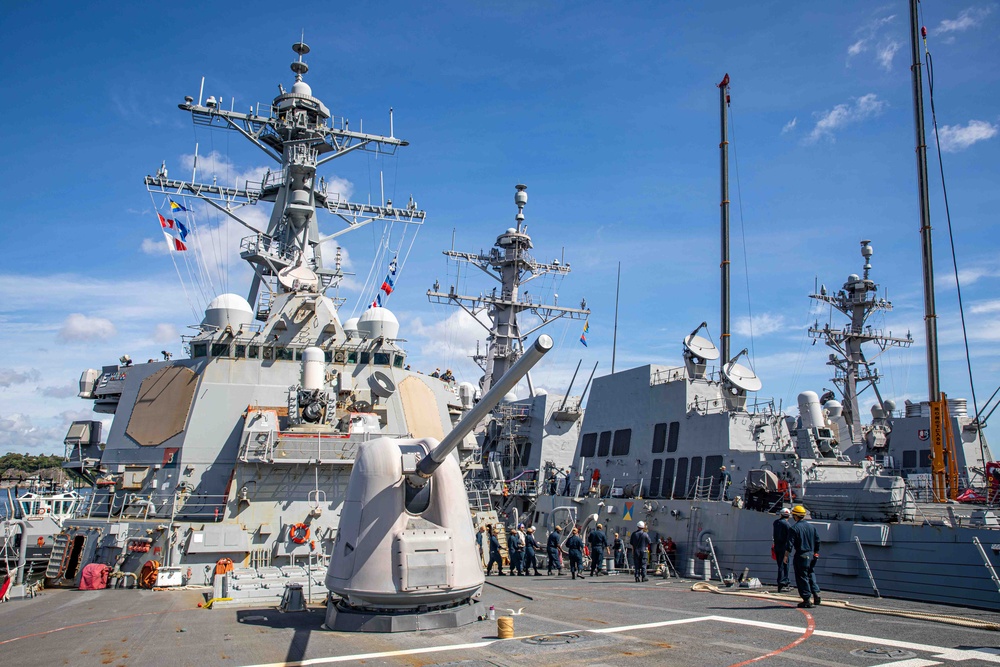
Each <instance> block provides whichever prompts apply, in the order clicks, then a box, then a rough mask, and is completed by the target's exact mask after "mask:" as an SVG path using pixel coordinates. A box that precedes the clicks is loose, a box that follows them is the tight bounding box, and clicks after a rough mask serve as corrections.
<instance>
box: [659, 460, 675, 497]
mask: <svg viewBox="0 0 1000 667" xmlns="http://www.w3.org/2000/svg"><path fill="white" fill-rule="evenodd" d="M660 495H661V496H663V497H664V498H672V497H673V495H674V460H673V459H664V461H663V486H662V488H661V489H660Z"/></svg>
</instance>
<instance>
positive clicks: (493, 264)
mask: <svg viewBox="0 0 1000 667" xmlns="http://www.w3.org/2000/svg"><path fill="white" fill-rule="evenodd" d="M527 190H528V187H527V186H526V185H518V186H516V193H515V194H514V204H515V205H516V206H517V215H516V216H515V217H514V220H515V222H516V226H515V227H512V228H510V229H508V230H507V231H506V232H504V233H503V234H501V235H500V236H498V237H497V240H496V244H495V245H494V247H493V248H491V249H490V251H489V253H482V252H480V253H478V254H476V253H467V252H455V251H453V250H446V251H445V252H444V254H445V255H447V256H448V257H451V258H453V259H456V260H458V261H460V262H468V263H469V264H472V265H474V266H476V267H478V268H479V269H481V270H482V271H483V272H484V273H486V274H487V275H488V276H490V277H492V278H493V279H494V280H496V281H497V282H498V283H500V290H499V292H498V291H497V289H496V288H495V287H494V288H493V289H492V290H491V291H490V292H488V293H483V294H480V295H479V296H471V295H464V294H458V293H457V292H456V291H455V287H454V286H451V288H450V289H449V291H448V292H441V291H439V290H440V285H439V284H438V283H435V284H434V288H433V289H431V290H428V291H427V298H428V299H429V300H430V301H431V302H433V303H451V304H455V305H457V306H460V307H461V308H462V309H463V310H465V311H466V312H467V313H469V314H470V315H472V316H473V319H475V320H476V321H477V322H480V320H479V319H478V318H477V317H476V313H477V312H479V311H482V310H483V309H486V310H487V312H488V313H489V315H490V319H491V323H490V326H489V327H486V325H485V324H483V323H482V322H480V324H483V326H484V328H487V330H488V331H489V347H488V350H487V353H486V356H485V357H482V356H478V355H477V356H476V357H474V359H475V360H476V362H477V363H479V365H480V367H481V368H482V369H483V371H484V375H483V378H482V380H481V381H480V385H481V389H482V391H483V393H485V392H487V391H489V389H490V387H492V386H493V384H494V383H495V382H496V381H497V380H498V379H500V378H501V377H503V375H504V373H506V372H507V369H509V368H510V367H511V366H513V365H514V362H516V361H517V360H518V359H519V358H520V356H521V354H522V352H523V343H524V341H525V340H526V339H527V338H528V336H530V335H531V334H532V333H534V332H535V331H537V330H538V329H540V328H542V327H544V326H545V325H546V324H548V323H550V322H552V321H553V320H556V319H559V318H561V317H569V318H570V319H575V320H579V319H584V318H586V317H587V316H589V315H590V310H589V309H588V308H587V302H586V300H583V301H582V302H581V303H580V308H567V307H565V306H559V305H556V304H546V303H540V302H536V301H535V300H534V299H533V298H532V296H531V294H530V293H529V292H528V291H527V290H524V291H523V293H522V291H521V287H522V286H523V285H525V284H527V283H528V282H530V281H532V280H535V279H536V278H540V277H542V276H544V275H547V274H550V273H552V274H560V275H565V274H567V273H569V272H570V268H569V265H568V264H563V263H561V262H560V261H559V260H553V261H552V263H550V264H545V263H541V262H537V261H535V259H534V258H533V257H532V256H531V255H530V254H529V253H528V250H530V249H531V248H532V244H531V237H530V236H528V231H527V229H528V228H527V225H525V224H524V206H525V204H527V203H528V192H527ZM525 310H527V311H531V312H532V313H534V314H535V315H536V316H537V317H538V318H539V319H540V320H541V323H540V324H539V325H538V326H536V327H534V328H533V329H530V330H528V331H522V330H521V326H520V323H519V321H518V317H519V315H520V313H521V312H523V311H525Z"/></svg>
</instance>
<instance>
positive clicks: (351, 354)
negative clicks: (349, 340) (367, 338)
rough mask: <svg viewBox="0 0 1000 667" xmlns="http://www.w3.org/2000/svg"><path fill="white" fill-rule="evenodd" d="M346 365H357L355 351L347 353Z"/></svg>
mask: <svg viewBox="0 0 1000 667" xmlns="http://www.w3.org/2000/svg"><path fill="white" fill-rule="evenodd" d="M347 363H349V364H356V363H358V353H357V351H351V352H348V353H347Z"/></svg>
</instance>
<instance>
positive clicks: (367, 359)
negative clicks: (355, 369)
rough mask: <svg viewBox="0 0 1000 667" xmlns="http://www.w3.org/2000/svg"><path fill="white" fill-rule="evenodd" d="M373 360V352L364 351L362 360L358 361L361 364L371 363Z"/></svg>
mask: <svg viewBox="0 0 1000 667" xmlns="http://www.w3.org/2000/svg"><path fill="white" fill-rule="evenodd" d="M371 362H372V353H371V352H362V353H361V361H359V362H358V363H360V364H370V363H371Z"/></svg>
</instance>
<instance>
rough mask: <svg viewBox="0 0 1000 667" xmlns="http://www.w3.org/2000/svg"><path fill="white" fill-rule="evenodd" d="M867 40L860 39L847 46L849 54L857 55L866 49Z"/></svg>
mask: <svg viewBox="0 0 1000 667" xmlns="http://www.w3.org/2000/svg"><path fill="white" fill-rule="evenodd" d="M865 48H866V47H865V40H863V39H859V40H858V41H856V42H854V43H853V44H851V45H850V46H848V47H847V55H849V56H856V55H858V54H859V53H861V52H862V51H864V50H865Z"/></svg>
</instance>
